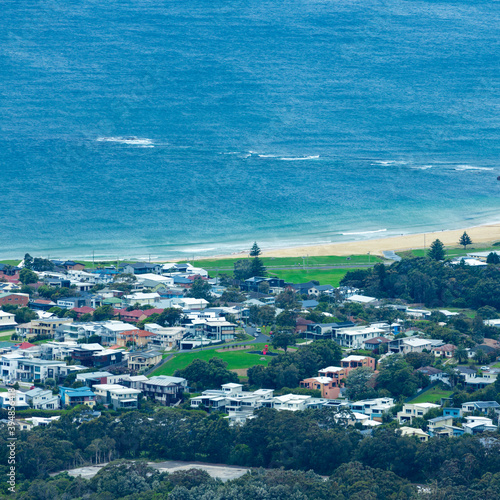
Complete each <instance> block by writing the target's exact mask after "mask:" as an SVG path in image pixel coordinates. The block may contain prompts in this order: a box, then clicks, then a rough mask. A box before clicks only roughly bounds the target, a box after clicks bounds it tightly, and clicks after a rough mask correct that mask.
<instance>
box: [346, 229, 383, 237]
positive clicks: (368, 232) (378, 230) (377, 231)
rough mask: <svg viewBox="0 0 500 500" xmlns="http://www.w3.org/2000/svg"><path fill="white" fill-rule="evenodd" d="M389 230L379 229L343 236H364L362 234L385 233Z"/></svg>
mask: <svg viewBox="0 0 500 500" xmlns="http://www.w3.org/2000/svg"><path fill="white" fill-rule="evenodd" d="M386 231H387V229H377V230H375V231H359V232H353V233H341V234H342V236H354V235H362V234H375V233H385V232H386Z"/></svg>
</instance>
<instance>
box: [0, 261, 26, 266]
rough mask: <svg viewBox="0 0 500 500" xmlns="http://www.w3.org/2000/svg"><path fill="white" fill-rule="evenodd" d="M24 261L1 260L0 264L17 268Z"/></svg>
mask: <svg viewBox="0 0 500 500" xmlns="http://www.w3.org/2000/svg"><path fill="white" fill-rule="evenodd" d="M22 260H23V259H17V260H0V264H6V265H7V266H17V265H18V264H19V262H21V261H22Z"/></svg>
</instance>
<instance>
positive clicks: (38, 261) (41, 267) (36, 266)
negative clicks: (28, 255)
mask: <svg viewBox="0 0 500 500" xmlns="http://www.w3.org/2000/svg"><path fill="white" fill-rule="evenodd" d="M32 269H33V270H34V271H52V270H53V269H54V264H53V263H52V262H51V261H50V260H49V259H42V258H41V257H35V258H34V259H33V267H32Z"/></svg>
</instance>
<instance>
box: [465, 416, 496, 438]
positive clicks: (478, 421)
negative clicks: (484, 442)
mask: <svg viewBox="0 0 500 500" xmlns="http://www.w3.org/2000/svg"><path fill="white" fill-rule="evenodd" d="M465 420H466V423H464V424H462V427H463V428H464V429H465V433H466V434H481V433H483V432H497V431H498V427H497V426H496V425H493V421H492V420H491V418H486V417H471V416H469V417H465Z"/></svg>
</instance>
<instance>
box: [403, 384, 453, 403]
mask: <svg viewBox="0 0 500 500" xmlns="http://www.w3.org/2000/svg"><path fill="white" fill-rule="evenodd" d="M452 394H453V391H447V390H445V389H442V388H441V387H439V386H435V387H431V388H430V389H429V390H427V391H425V392H423V393H422V394H420V395H419V396H417V397H416V398H415V399H412V400H411V401H409V403H410V404H417V403H439V402H440V401H441V398H449V397H451V395H452Z"/></svg>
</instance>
